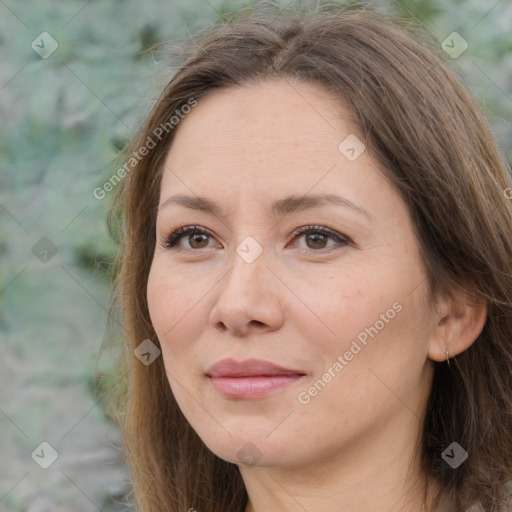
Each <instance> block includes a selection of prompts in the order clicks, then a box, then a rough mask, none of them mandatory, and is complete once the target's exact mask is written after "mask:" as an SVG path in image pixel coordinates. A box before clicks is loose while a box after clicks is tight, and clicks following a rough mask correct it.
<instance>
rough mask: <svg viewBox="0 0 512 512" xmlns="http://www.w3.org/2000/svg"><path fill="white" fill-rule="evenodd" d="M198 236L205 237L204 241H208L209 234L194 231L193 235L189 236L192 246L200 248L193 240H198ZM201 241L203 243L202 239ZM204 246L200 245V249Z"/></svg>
mask: <svg viewBox="0 0 512 512" xmlns="http://www.w3.org/2000/svg"><path fill="white" fill-rule="evenodd" d="M197 237H203V240H202V241H203V242H204V241H206V242H207V243H208V235H205V234H203V233H194V234H192V235H190V236H189V237H188V240H189V243H190V246H191V247H195V248H196V249H197V248H198V247H197V246H195V245H194V243H193V241H197ZM199 243H201V241H199ZM202 247H204V245H203V246H200V247H199V249H201V248H202Z"/></svg>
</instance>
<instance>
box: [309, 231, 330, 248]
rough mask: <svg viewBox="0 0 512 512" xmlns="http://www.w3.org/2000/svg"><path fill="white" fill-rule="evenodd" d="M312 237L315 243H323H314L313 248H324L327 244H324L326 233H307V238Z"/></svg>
mask: <svg viewBox="0 0 512 512" xmlns="http://www.w3.org/2000/svg"><path fill="white" fill-rule="evenodd" d="M312 237H314V240H313V244H316V243H318V242H319V243H320V245H321V247H319V246H317V245H314V247H312V248H313V249H323V248H324V247H325V244H324V242H325V239H326V236H325V235H322V234H321V233H311V234H308V235H306V239H309V240H311V238H312Z"/></svg>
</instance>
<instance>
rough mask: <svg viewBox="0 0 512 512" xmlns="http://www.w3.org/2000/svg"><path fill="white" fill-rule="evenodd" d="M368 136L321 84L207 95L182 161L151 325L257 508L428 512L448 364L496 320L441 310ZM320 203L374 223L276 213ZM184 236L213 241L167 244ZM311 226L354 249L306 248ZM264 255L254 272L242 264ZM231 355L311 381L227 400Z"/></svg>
mask: <svg viewBox="0 0 512 512" xmlns="http://www.w3.org/2000/svg"><path fill="white" fill-rule="evenodd" d="M356 132H357V130H356V129H355V127H354V125H353V124H352V122H351V120H350V118H349V116H348V113H347V111H346V110H345V109H344V108H343V106H342V105H340V103H339V102H336V101H335V100H334V99H332V98H330V97H329V96H328V95H327V94H326V92H325V91H324V90H323V89H322V88H321V87H320V86H317V85H312V84H305V83H295V82H294V83H293V84H292V83H288V82H287V81H272V82H264V83H260V84H257V85H250V86H247V87H244V88H229V89H224V90H220V91H216V92H214V93H212V94H211V95H209V96H207V97H205V98H203V99H201V100H200V102H199V104H198V105H197V107H196V108H195V109H193V110H192V112H191V113H190V114H188V115H187V117H186V118H185V119H183V120H182V121H181V122H180V125H179V126H178V128H177V133H176V138H175V140H174V142H173V145H172V147H171V149H170V151H169V154H168V156H167V160H166V168H165V171H164V174H163V179H162V187H161V196H160V208H159V212H158V217H157V227H156V232H157V243H156V247H155V254H154V259H153V264H152V268H151V273H150V276H149V282H148V302H149V309H150V315H151V319H152V322H153V325H154V327H155V330H156V332H157V335H158V337H159V340H160V342H161V345H162V356H163V358H164V363H165V367H166V370H167V375H168V378H169V384H170V386H171V388H172V391H173V393H174V395H175V396H176V399H177V401H178V404H179V406H180V408H181V410H182V411H183V413H184V415H185V417H186V418H187V420H188V421H189V422H190V424H191V425H192V427H193V428H194V429H195V430H196V432H197V433H198V435H199V436H200V437H201V439H202V440H203V441H204V443H205V444H206V445H207V446H208V447H209V448H210V449H211V450H212V451H213V452H214V453H215V454H216V455H218V456H219V457H221V458H223V459H225V460H227V461H230V462H232V463H235V464H238V465H239V467H240V471H241V474H242V477H243V480H244V482H245V485H246V488H247V492H248V495H249V503H248V505H247V508H246V511H245V512H268V511H269V510H272V511H273V512H299V511H300V512H303V511H304V510H306V511H316V510H321V511H323V512H339V511H350V512H370V511H374V510H376V504H378V510H380V511H383V512H398V511H401V512H418V511H419V510H422V494H421V489H422V487H421V485H420V484H421V479H422V477H423V475H421V473H420V471H419V469H418V460H417V458H416V459H415V457H417V456H418V445H417V443H416V441H417V439H418V435H419V429H420V426H421V423H422V420H423V417H424V414H425V406H426V401H427V399H428V395H429V391H430V387H431V383H432V376H433V363H432V361H444V359H445V358H446V356H445V344H446V345H447V347H449V351H450V354H451V355H452V356H453V355H455V354H457V353H459V352H462V351H463V350H465V349H466V348H468V347H469V346H470V345H471V344H472V343H473V342H474V340H475V339H476V337H477V336H478V334H479V333H480V331H481V330H482V328H483V325H484V322H485V314H486V311H485V308H480V309H477V308H470V307H465V306H464V305H463V304H462V305H461V304H459V303H455V302H454V301H452V300H449V299H448V298H446V299H445V298H439V300H438V302H437V304H436V306H435V307H434V306H432V305H431V303H430V302H429V301H428V288H427V281H426V275H425V271H424V268H423V265H422V261H421V258H420V254H419V248H418V244H417V242H416V239H415V238H414V234H413V227H412V224H411V218H410V215H409V212H408V210H407V207H406V205H405V203H404V202H403V201H402V199H401V197H400V196H399V195H398V193H397V192H396V190H395V189H394V188H392V186H391V185H390V184H389V183H388V182H387V181H386V179H385V178H384V176H383V174H382V173H381V171H379V168H378V164H377V163H376V162H375V161H374V160H373V159H372V158H371V157H370V155H369V154H368V151H363V152H362V153H361V154H360V155H359V156H358V158H356V159H355V160H353V161H351V160H350V159H349V158H347V155H348V156H350V157H352V156H353V154H352V152H351V151H349V152H348V153H347V152H346V149H344V150H343V149H342V151H340V149H339V144H340V142H342V141H343V140H344V139H345V138H346V137H347V136H349V135H351V134H352V135H354V134H355V135H357V136H358V137H359V138H360V139H362V136H361V135H358V134H357V133H356ZM349 140H350V139H349ZM353 140H354V139H352V141H353ZM363 142H364V141H363ZM352 146H353V144H352ZM348 149H349V150H350V149H351V148H350V147H349V148H348ZM343 151H345V153H344V152H343ZM175 194H183V195H187V196H192V197H196V196H201V197H206V198H208V199H211V200H213V201H215V202H216V203H218V204H219V206H220V207H221V208H222V215H221V214H211V213H208V212H206V211H199V210H192V209H190V208H187V207H185V206H183V205H179V204H174V203H167V204H165V205H164V203H165V202H166V201H167V200H168V199H169V198H170V197H171V196H173V195H175ZM314 194H336V195H339V196H342V197H344V198H346V199H347V200H349V201H351V202H352V203H353V204H354V205H355V206H357V207H359V208H361V209H364V211H366V212H367V214H365V213H364V212H362V211H360V210H358V209H356V208H353V207H348V206H346V205H341V204H331V203H325V204H323V205H320V206H317V207H315V208H308V209H302V210H297V211H293V212H288V213H285V214H284V215H280V216H278V217H272V216H270V215H269V212H268V211H267V210H269V209H270V205H271V204H272V203H273V202H274V201H277V200H279V199H283V198H285V197H287V196H292V195H293V196H297V197H299V198H300V197H303V196H304V195H307V196H311V195H314ZM182 226H200V227H201V228H202V229H204V230H207V232H208V233H207V234H206V235H204V236H201V235H200V234H195V235H193V236H191V235H190V233H189V234H185V235H184V236H182V237H181V238H180V239H179V240H178V241H176V245H175V246H174V247H172V248H170V247H167V248H165V247H163V245H165V243H166V241H167V238H168V236H169V234H170V233H171V232H172V231H175V230H176V229H177V228H179V227H182ZM303 226H314V227H316V228H318V227H320V228H322V229H323V228H329V229H330V230H332V231H334V232H335V234H336V236H335V237H332V236H331V235H329V234H325V233H322V232H320V233H319V232H318V230H317V231H313V232H312V233H309V234H308V233H301V234H298V235H295V236H292V233H293V232H294V230H296V229H297V228H300V227H303ZM249 236H250V237H252V239H254V240H255V241H256V243H257V244H254V242H252V241H250V242H248V241H247V239H246V237H249ZM337 237H338V238H337ZM242 242H244V243H242ZM248 244H252V245H248ZM258 246H259V248H260V249H261V251H262V252H261V254H259V255H258V256H257V257H256V259H254V261H252V262H248V261H247V259H244V257H242V256H241V255H243V254H251V255H255V254H256V253H255V252H254V251H256V250H259V249H258ZM237 247H239V248H242V251H241V252H240V253H237V251H236V249H237ZM178 249H179V250H178ZM370 327H373V330H372V329H369V328H370ZM365 329H369V331H366V330H365ZM364 332H366V334H367V338H366V340H365V341H366V343H363V342H362V341H361V339H362V338H364V335H363V334H362V333H364ZM368 332H371V333H372V335H370V334H368ZM354 342H355V343H356V345H357V346H358V347H359V350H358V349H357V348H356V345H354ZM350 354H352V355H350ZM224 358H233V359H235V360H237V361H243V360H246V359H249V358H256V359H264V360H266V361H270V362H273V363H275V364H277V365H279V366H282V367H286V368H292V369H296V370H300V372H301V373H302V374H303V377H301V378H297V379H295V381H294V382H292V383H291V384H289V385H287V386H285V387H283V388H280V389H277V390H274V391H272V392H269V393H267V394H266V395H263V396H257V397H249V398H232V397H226V396H225V395H224V394H222V393H221V392H219V391H218V390H217V389H215V388H214V386H213V385H212V379H210V377H208V376H207V372H208V370H209V368H210V367H211V366H212V365H213V364H214V363H216V362H218V361H220V360H221V359H224ZM339 358H341V360H340V359H339ZM342 361H343V362H342ZM336 362H337V363H338V364H336ZM326 375H327V376H326ZM319 380H320V381H321V382H320V383H319ZM315 383H316V387H315ZM315 390H316V391H315ZM247 456H249V459H247ZM251 457H252V460H250V459H251ZM248 460H250V462H248Z"/></svg>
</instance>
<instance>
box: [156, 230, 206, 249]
mask: <svg viewBox="0 0 512 512" xmlns="http://www.w3.org/2000/svg"><path fill="white" fill-rule="evenodd" d="M187 235H188V239H187V240H188V243H189V245H190V249H192V250H193V249H205V248H207V247H208V239H209V238H211V235H210V233H209V232H208V231H206V230H204V229H202V228H200V227H198V226H185V227H182V228H180V229H177V230H176V231H174V232H173V233H171V234H170V235H169V236H168V238H167V240H166V242H165V244H163V246H164V247H165V248H166V249H183V250H189V248H187V247H181V246H180V245H179V242H180V241H181V239H183V238H185V237H186V236H187ZM177 246H178V247H177Z"/></svg>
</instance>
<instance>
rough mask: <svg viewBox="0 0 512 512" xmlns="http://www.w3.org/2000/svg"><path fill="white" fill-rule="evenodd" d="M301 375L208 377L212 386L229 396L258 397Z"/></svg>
mask: <svg viewBox="0 0 512 512" xmlns="http://www.w3.org/2000/svg"><path fill="white" fill-rule="evenodd" d="M302 377H303V375H273V376H268V375H261V376H254V377H210V380H211V382H212V384H213V387H214V388H215V389H216V390H217V391H218V392H219V393H221V394H223V395H225V396H227V397H229V398H258V397H261V396H266V395H268V394H270V393H273V392H274V391H277V390H279V389H282V388H284V387H286V386H290V385H291V384H294V383H295V382H297V381H298V380H300V379H301V378H302Z"/></svg>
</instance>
